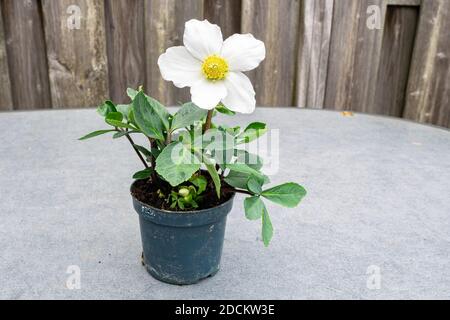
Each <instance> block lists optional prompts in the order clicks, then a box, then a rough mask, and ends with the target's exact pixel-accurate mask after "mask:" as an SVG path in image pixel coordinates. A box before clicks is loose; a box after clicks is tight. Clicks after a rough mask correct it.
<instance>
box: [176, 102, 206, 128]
mask: <svg viewBox="0 0 450 320" xmlns="http://www.w3.org/2000/svg"><path fill="white" fill-rule="evenodd" d="M207 113H208V111H207V110H204V109H200V108H199V107H197V106H196V105H195V104H193V103H192V102H189V103H185V104H183V106H182V107H181V109H180V110H179V111H178V112H177V113H176V114H175V115H174V116H173V119H172V127H171V131H174V130H176V129H181V128H185V127H189V126H190V125H193V124H194V123H195V122H197V121H200V120H202V119H203V118H204V117H206V114H207Z"/></svg>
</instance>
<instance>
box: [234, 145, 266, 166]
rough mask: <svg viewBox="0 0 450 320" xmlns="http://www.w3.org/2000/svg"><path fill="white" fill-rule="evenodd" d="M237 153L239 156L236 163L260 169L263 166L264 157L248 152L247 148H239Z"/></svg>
mask: <svg viewBox="0 0 450 320" xmlns="http://www.w3.org/2000/svg"><path fill="white" fill-rule="evenodd" d="M235 155H236V157H237V159H236V163H243V164H246V165H248V166H249V167H250V168H252V169H255V170H258V171H259V170H261V168H262V167H263V159H262V158H261V157H260V156H258V155H256V154H253V153H250V152H247V151H246V150H241V149H237V150H235Z"/></svg>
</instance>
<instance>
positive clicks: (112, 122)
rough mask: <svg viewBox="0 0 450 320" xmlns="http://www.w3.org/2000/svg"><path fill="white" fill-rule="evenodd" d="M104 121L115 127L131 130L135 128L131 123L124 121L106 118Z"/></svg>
mask: <svg viewBox="0 0 450 320" xmlns="http://www.w3.org/2000/svg"><path fill="white" fill-rule="evenodd" d="M106 123H107V124H109V125H111V126H113V127H116V128H123V129H131V130H135V129H136V128H135V127H133V126H132V125H130V124H127V123H124V122H122V121H117V120H111V119H106Z"/></svg>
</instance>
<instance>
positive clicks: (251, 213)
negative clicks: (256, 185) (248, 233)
mask: <svg viewBox="0 0 450 320" xmlns="http://www.w3.org/2000/svg"><path fill="white" fill-rule="evenodd" d="M244 209H245V216H246V217H247V219H249V220H258V219H260V218H261V217H262V215H263V213H264V210H266V206H265V205H264V202H263V201H262V200H261V198H260V197H258V196H254V197H249V198H246V199H245V200H244Z"/></svg>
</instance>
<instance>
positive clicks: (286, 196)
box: [261, 182, 306, 208]
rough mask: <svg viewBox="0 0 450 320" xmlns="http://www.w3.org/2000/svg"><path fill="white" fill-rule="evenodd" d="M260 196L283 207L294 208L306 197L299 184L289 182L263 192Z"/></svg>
mask: <svg viewBox="0 0 450 320" xmlns="http://www.w3.org/2000/svg"><path fill="white" fill-rule="evenodd" d="M261 195H262V196H263V197H264V198H266V199H268V200H270V201H272V202H275V203H277V204H280V205H282V206H284V207H287V208H295V207H296V206H297V205H298V204H299V203H300V201H301V200H302V199H303V197H305V196H306V190H305V189H304V188H303V187H302V186H300V185H299V184H297V183H292V182H291V183H285V184H282V185H279V186H276V187H274V188H271V189H269V190H265V191H263V192H262V193H261Z"/></svg>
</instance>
